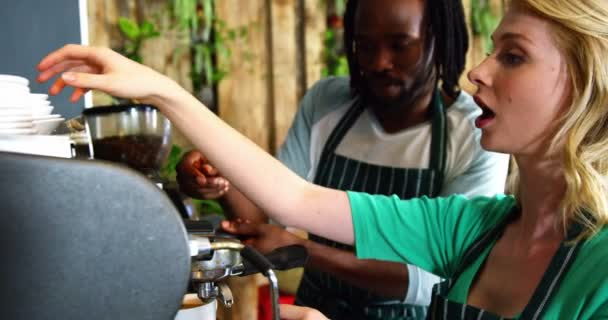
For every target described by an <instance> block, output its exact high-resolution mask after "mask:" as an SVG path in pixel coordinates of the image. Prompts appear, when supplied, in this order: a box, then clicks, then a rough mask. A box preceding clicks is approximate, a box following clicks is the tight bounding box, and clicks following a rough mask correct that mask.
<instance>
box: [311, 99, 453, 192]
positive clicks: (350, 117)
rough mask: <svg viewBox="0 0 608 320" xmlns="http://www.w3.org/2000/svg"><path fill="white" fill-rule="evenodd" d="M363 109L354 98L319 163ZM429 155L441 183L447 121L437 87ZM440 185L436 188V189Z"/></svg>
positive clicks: (332, 134) (330, 138)
mask: <svg viewBox="0 0 608 320" xmlns="http://www.w3.org/2000/svg"><path fill="white" fill-rule="evenodd" d="M363 111H365V105H364V104H363V101H362V99H361V98H356V99H355V101H354V102H353V103H352V106H351V107H350V108H349V109H348V111H347V112H346V114H344V116H343V117H342V119H340V122H338V124H337V125H336V127H335V128H334V130H333V131H332V133H331V134H330V135H329V138H328V139H327V142H326V143H325V146H324V148H323V153H322V154H321V160H320V163H325V161H326V160H327V159H328V158H329V156H330V155H331V154H333V153H334V151H335V150H336V148H337V147H338V145H339V144H340V142H341V141H342V139H343V138H344V136H345V135H346V133H347V132H348V130H350V128H351V127H352V126H353V124H354V123H355V122H356V121H357V119H359V116H360V115H361V114H362V113H363ZM430 111H431V114H432V119H431V134H432V136H431V156H430V160H429V169H433V170H435V171H436V172H437V173H438V174H439V177H438V178H437V179H436V180H437V181H440V183H443V175H444V171H445V162H446V154H447V136H448V130H447V121H446V110H445V107H444V104H443V99H442V98H441V93H440V92H439V89H435V91H434V92H433V97H432V99H431V110H430ZM439 189H441V187H439V188H438V190H439Z"/></svg>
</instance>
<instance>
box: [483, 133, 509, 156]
mask: <svg viewBox="0 0 608 320" xmlns="http://www.w3.org/2000/svg"><path fill="white" fill-rule="evenodd" d="M479 143H480V144H481V147H482V148H483V149H484V150H486V151H491V152H498V153H511V151H512V150H511V149H510V148H509V147H508V146H505V144H504V143H499V142H498V141H494V140H493V139H491V138H489V137H487V136H486V135H484V134H482V135H481V140H480V142H479Z"/></svg>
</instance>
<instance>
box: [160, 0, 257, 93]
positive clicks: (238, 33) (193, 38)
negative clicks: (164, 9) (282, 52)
mask: <svg viewBox="0 0 608 320" xmlns="http://www.w3.org/2000/svg"><path fill="white" fill-rule="evenodd" d="M171 1H172V13H173V17H174V18H175V20H176V24H177V26H178V28H180V29H181V30H183V31H186V32H187V33H188V34H189V36H190V50H191V53H192V73H191V78H192V86H193V88H194V91H195V92H199V91H200V90H201V88H203V87H205V86H213V85H215V84H217V83H218V82H219V81H220V80H222V79H223V78H224V77H225V76H226V74H227V72H228V71H227V66H226V65H222V64H220V63H218V60H221V59H218V56H221V57H223V58H229V57H230V54H231V52H230V50H229V49H228V46H227V45H228V43H229V42H232V41H236V40H238V39H242V38H244V37H246V36H247V30H246V28H245V27H242V28H238V29H232V28H228V27H227V26H226V23H225V22H224V21H223V20H221V19H219V18H218V17H217V15H216V12H215V0H171ZM227 60H228V59H224V61H227Z"/></svg>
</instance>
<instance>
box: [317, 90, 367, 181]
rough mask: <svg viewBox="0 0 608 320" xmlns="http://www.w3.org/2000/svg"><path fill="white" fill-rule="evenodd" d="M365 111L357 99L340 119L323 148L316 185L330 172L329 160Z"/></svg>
mask: <svg viewBox="0 0 608 320" xmlns="http://www.w3.org/2000/svg"><path fill="white" fill-rule="evenodd" d="M364 110H365V108H364V106H363V103H362V102H361V99H356V100H355V101H354V102H353V105H352V106H351V107H350V108H349V109H348V111H347V112H346V114H345V115H344V116H343V117H342V119H340V122H338V124H337V125H336V127H335V128H334V130H333V131H332V132H331V134H330V135H329V137H328V138H327V142H325V146H324V147H323V152H322V153H321V159H319V167H318V168H317V174H315V179H314V183H316V184H319V183H320V180H321V177H322V176H323V174H320V173H324V172H328V170H327V166H329V164H330V161H329V158H330V157H331V156H332V155H333V153H334V150H336V148H337V147H338V145H339V144H340V142H341V141H342V138H344V136H345V135H346V133H347V132H348V130H349V129H350V128H351V127H352V125H353V124H354V123H355V121H357V119H358V118H359V116H360V115H361V113H363V111H364Z"/></svg>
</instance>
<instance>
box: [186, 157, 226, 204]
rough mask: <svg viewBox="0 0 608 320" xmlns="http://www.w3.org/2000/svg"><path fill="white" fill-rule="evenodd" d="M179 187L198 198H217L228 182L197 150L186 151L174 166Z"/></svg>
mask: <svg viewBox="0 0 608 320" xmlns="http://www.w3.org/2000/svg"><path fill="white" fill-rule="evenodd" d="M176 171H177V182H178V183H179V189H180V190H181V191H182V192H183V193H185V194H187V195H189V196H191V197H193V198H199V199H217V198H219V197H221V196H223V195H224V194H225V193H226V192H228V189H229V188H230V183H229V182H228V180H226V179H225V178H224V177H223V176H221V175H220V174H219V171H218V170H217V169H216V168H215V167H213V166H212V165H211V164H209V161H208V160H207V158H205V157H204V156H203V155H202V154H201V153H200V152H198V151H190V152H188V153H186V154H185V155H184V156H183V157H182V159H181V160H180V162H179V163H178V164H177V167H176Z"/></svg>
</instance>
